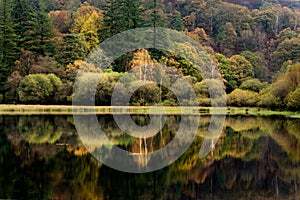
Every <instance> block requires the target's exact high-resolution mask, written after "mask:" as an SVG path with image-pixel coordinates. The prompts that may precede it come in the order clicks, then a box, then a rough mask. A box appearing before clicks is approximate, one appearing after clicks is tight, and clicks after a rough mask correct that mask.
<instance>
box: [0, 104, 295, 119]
mask: <svg viewBox="0 0 300 200" xmlns="http://www.w3.org/2000/svg"><path fill="white" fill-rule="evenodd" d="M212 110H213V108H211V107H182V108H181V107H176V106H165V107H149V106H130V107H118V106H115V107H111V106H95V107H84V106H75V107H73V106H71V105H10V104H0V114H1V115H35V114H51V115H56V114H59V115H72V114H94V113H96V114H111V113H115V114H122V113H123V114H124V113H130V114H148V113H153V114H155V113H157V114H161V113H167V114H181V113H183V114H191V115H199V114H200V115H205V114H210V113H211V112H212ZM225 110H226V114H227V115H257V116H271V115H281V116H285V117H293V118H300V112H292V111H272V110H268V109H264V108H246V107H227V108H225ZM214 113H216V114H221V113H223V112H222V108H214Z"/></svg>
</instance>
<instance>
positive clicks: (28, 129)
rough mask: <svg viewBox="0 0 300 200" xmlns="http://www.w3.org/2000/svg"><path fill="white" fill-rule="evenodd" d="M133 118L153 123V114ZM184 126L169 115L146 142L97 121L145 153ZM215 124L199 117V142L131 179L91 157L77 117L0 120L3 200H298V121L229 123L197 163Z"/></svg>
mask: <svg viewBox="0 0 300 200" xmlns="http://www.w3.org/2000/svg"><path fill="white" fill-rule="evenodd" d="M133 119H134V120H135V122H136V123H137V124H138V123H139V124H143V123H148V121H147V116H146V117H145V116H138V115H135V116H133ZM181 120H182V119H181V118H180V117H179V116H168V118H167V121H166V125H165V126H164V128H163V130H162V131H161V132H160V133H158V134H157V135H155V136H153V137H151V138H147V139H140V138H135V137H132V136H130V135H128V134H124V133H123V132H122V131H121V130H120V129H119V128H118V127H117V125H116V124H115V123H114V121H113V117H112V116H109V115H102V116H98V121H99V124H100V126H101V128H102V129H103V130H104V131H105V133H106V136H107V137H108V138H109V140H110V141H112V142H113V144H115V145H118V147H120V148H122V149H123V150H126V151H130V152H133V153H139V154H141V155H143V153H145V152H153V151H156V150H157V149H160V148H162V147H164V146H165V145H167V144H169V143H170V142H171V141H172V139H174V137H175V136H176V131H177V130H178V124H179V122H180V121H181ZM209 121H210V117H209V116H201V119H200V125H199V128H198V131H197V136H196V138H195V139H194V142H193V143H192V145H191V146H190V147H189V148H188V149H187V151H186V152H185V153H184V154H183V155H182V156H181V157H180V158H179V159H178V160H177V161H175V162H174V163H173V164H171V165H169V166H168V167H165V168H163V169H161V170H159V171H156V172H152V173H145V174H130V173H123V172H118V171H116V170H114V169H111V168H109V167H106V166H104V165H102V164H101V163H99V162H97V161H96V160H95V159H94V158H93V157H92V156H91V155H90V154H88V151H87V150H86V149H85V147H84V146H83V145H82V143H81V141H80V139H79V138H78V137H77V135H76V131H75V127H74V124H73V123H74V121H73V118H72V116H0V124H1V125H0V184H1V186H0V198H18V199H20V198H21V199H233V198H244V199H251V198H252V199H274V198H280V199H299V198H300V193H299V191H298V190H299V184H300V120H298V119H285V118H282V117H252V116H231V117H227V119H226V122H225V125H224V127H223V133H222V136H221V138H220V139H219V140H218V142H217V143H216V145H215V146H214V150H213V151H212V152H210V153H209V154H208V155H207V156H206V157H204V158H201V159H199V157H198V155H199V150H200V147H201V145H202V143H203V141H204V138H205V135H206V133H207V129H208V126H209ZM97 145H99V144H98V143H97ZM104 145H105V144H104ZM144 161H145V160H137V161H136V162H137V163H139V162H144ZM142 164H145V163H142Z"/></svg>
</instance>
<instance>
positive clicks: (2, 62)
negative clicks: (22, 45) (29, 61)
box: [0, 0, 18, 92]
mask: <svg viewBox="0 0 300 200" xmlns="http://www.w3.org/2000/svg"><path fill="white" fill-rule="evenodd" d="M12 9H13V5H12V1H11V0H0V92H3V90H4V88H3V85H4V82H5V81H6V78H7V76H8V75H9V73H10V70H11V66H12V65H13V63H14V61H15V60H16V57H17V54H18V49H17V36H16V34H15V30H14V23H13V21H12V17H11V11H12Z"/></svg>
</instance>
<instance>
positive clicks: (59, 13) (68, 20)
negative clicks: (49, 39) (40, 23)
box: [49, 10, 74, 34]
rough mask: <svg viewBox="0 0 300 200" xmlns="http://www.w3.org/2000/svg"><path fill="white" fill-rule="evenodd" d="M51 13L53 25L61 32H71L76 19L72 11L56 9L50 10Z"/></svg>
mask: <svg viewBox="0 0 300 200" xmlns="http://www.w3.org/2000/svg"><path fill="white" fill-rule="evenodd" d="M49 15H50V18H51V20H52V23H53V25H54V26H55V28H56V29H57V30H58V31H59V32H60V33H63V34H66V33H70V31H71V28H72V24H73V21H74V20H73V19H72V14H71V12H70V11H67V10H55V11H50V13H49Z"/></svg>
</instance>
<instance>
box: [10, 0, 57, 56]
mask: <svg viewBox="0 0 300 200" xmlns="http://www.w3.org/2000/svg"><path fill="white" fill-rule="evenodd" d="M12 15H13V18H14V22H15V24H16V30H17V31H16V33H17V35H18V36H19V44H18V45H19V47H20V48H22V49H25V50H29V51H32V52H34V53H35V54H37V55H45V54H50V55H53V54H54V52H55V45H54V44H55V40H54V37H55V34H54V32H53V31H52V30H53V29H54V28H53V25H52V23H51V21H50V18H49V17H48V14H47V13H46V11H45V6H44V4H43V2H29V1H28V0H15V8H14V11H13V13H12Z"/></svg>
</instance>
